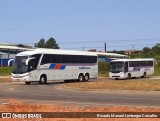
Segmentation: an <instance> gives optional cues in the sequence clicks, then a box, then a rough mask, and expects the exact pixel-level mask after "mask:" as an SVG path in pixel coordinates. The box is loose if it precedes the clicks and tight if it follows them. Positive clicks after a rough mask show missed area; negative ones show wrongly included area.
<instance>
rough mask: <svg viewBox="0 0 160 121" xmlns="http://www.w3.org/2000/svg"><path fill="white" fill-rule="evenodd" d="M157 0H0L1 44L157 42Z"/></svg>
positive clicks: (112, 46) (116, 46) (129, 45)
mask: <svg viewBox="0 0 160 121" xmlns="http://www.w3.org/2000/svg"><path fill="white" fill-rule="evenodd" d="M159 6H160V0H0V43H15V44H17V43H22V44H29V45H34V43H37V42H39V40H40V39H41V38H44V39H45V40H48V39H49V38H50V37H53V38H54V39H55V40H56V41H57V43H58V45H59V46H60V48H62V49H76V50H88V49H97V50H104V43H105V42H106V45H107V51H111V50H132V49H136V50H138V49H142V48H143V47H146V46H147V47H152V46H154V45H155V44H156V43H160V7H159Z"/></svg>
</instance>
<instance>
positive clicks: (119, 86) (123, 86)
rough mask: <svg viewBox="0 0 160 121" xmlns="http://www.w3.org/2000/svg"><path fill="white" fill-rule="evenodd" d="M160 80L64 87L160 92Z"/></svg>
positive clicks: (103, 82)
mask: <svg viewBox="0 0 160 121" xmlns="http://www.w3.org/2000/svg"><path fill="white" fill-rule="evenodd" d="M159 85H160V80H150V79H146V80H136V79H134V80H106V81H105V79H103V81H100V82H97V81H96V82H80V83H67V84H63V87H71V88H78V89H82V90H83V89H91V90H95V89H106V90H144V91H160V86H159Z"/></svg>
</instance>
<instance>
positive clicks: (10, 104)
mask: <svg viewBox="0 0 160 121" xmlns="http://www.w3.org/2000/svg"><path fill="white" fill-rule="evenodd" d="M0 112H3V113H4V112H83V113H85V112H124V113H125V112H159V113H160V108H156V107H154V108H153V107H152V108H148V107H133V106H132V107H129V106H118V107H117V106H108V107H93V106H92V107H80V106H75V105H73V106H63V105H49V104H27V103H23V102H21V101H19V100H15V99H7V100H6V103H2V104H0ZM0 121H160V118H70V119H69V118H42V119H19V118H14V119H2V118H1V119H0Z"/></svg>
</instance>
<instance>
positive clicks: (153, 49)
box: [152, 44, 160, 54]
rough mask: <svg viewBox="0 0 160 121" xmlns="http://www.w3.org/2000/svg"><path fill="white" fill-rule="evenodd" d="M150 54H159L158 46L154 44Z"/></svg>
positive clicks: (159, 46)
mask: <svg viewBox="0 0 160 121" xmlns="http://www.w3.org/2000/svg"><path fill="white" fill-rule="evenodd" d="M152 52H153V53H154V54H158V53H160V44H156V45H155V46H154V47H152Z"/></svg>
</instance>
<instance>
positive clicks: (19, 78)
mask: <svg viewBox="0 0 160 121" xmlns="http://www.w3.org/2000/svg"><path fill="white" fill-rule="evenodd" d="M11 80H12V81H13V82H17V81H23V82H28V81H29V76H28V75H27V74H22V75H18V74H12V76H11Z"/></svg>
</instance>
